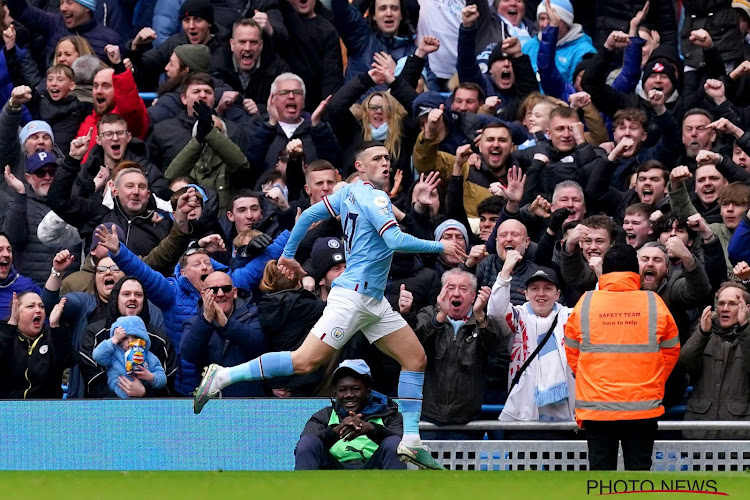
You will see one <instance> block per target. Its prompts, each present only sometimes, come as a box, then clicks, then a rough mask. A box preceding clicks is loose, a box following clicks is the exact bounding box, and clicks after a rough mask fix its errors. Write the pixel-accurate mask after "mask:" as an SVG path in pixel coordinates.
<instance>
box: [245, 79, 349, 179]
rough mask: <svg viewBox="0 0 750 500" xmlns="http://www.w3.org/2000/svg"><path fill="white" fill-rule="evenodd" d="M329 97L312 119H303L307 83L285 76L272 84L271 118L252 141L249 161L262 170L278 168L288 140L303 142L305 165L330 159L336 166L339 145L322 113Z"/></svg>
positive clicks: (269, 108)
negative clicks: (277, 165)
mask: <svg viewBox="0 0 750 500" xmlns="http://www.w3.org/2000/svg"><path fill="white" fill-rule="evenodd" d="M329 100H330V96H328V97H327V98H326V99H324V100H323V101H321V103H320V104H319V105H318V107H317V108H316V109H315V111H313V113H312V115H310V118H306V117H304V116H302V111H304V109H305V82H303V81H302V78H300V77H299V76H297V75H295V74H294V73H282V74H281V75H279V76H277V77H276V79H275V80H274V81H273V83H272V84H271V95H270V96H269V98H268V103H267V110H268V111H267V113H268V119H267V121H266V122H264V123H263V125H261V126H260V127H258V129H257V131H256V133H255V135H253V136H252V138H251V139H250V146H249V147H248V151H247V153H248V159H249V160H250V164H251V165H252V166H253V167H255V168H258V169H261V170H269V169H273V168H276V162H277V161H278V159H279V153H280V152H281V151H282V150H283V149H285V148H286V145H287V143H288V142H289V141H291V140H293V139H299V140H301V141H302V150H303V153H302V154H303V158H304V160H303V164H305V165H306V164H309V163H312V162H313V161H315V160H328V161H329V162H331V163H332V164H333V165H334V166H336V167H339V168H340V167H341V165H340V164H339V153H338V151H339V145H338V141H337V140H336V136H335V135H334V134H333V129H331V127H330V125H328V123H326V122H324V121H323V113H324V112H325V109H326V105H327V104H328V101H329Z"/></svg>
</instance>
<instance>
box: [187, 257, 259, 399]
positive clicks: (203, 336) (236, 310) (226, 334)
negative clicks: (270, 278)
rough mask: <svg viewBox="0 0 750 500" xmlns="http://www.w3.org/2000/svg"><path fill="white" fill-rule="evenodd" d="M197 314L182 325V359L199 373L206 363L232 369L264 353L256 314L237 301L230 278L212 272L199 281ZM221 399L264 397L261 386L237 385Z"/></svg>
mask: <svg viewBox="0 0 750 500" xmlns="http://www.w3.org/2000/svg"><path fill="white" fill-rule="evenodd" d="M200 306H201V307H200V313H199V314H198V315H197V316H194V317H193V318H192V319H190V320H189V321H186V322H185V325H184V331H183V336H182V349H181V353H182V357H183V358H184V359H185V360H186V361H188V362H190V363H193V364H195V365H196V370H197V372H198V373H200V372H201V371H202V370H203V367H205V366H207V365H209V364H210V363H218V364H220V365H222V366H234V365H238V364H240V363H244V362H246V361H250V360H251V359H254V358H256V357H258V356H260V355H261V354H264V353H266V352H268V350H269V348H268V343H267V342H266V337H265V334H264V333H263V330H262V329H261V326H260V321H259V319H258V310H257V309H256V307H255V306H254V305H253V304H251V303H250V302H246V301H245V300H244V299H241V298H239V297H237V289H236V288H235V287H234V284H233V283H232V278H231V277H230V276H229V275H228V274H227V273H224V272H221V271H215V272H213V273H211V274H209V275H208V276H206V279H205V280H203V291H202V292H201V304H200ZM222 395H223V396H224V397H263V396H267V395H268V394H266V392H265V390H264V388H263V383H262V382H259V381H258V382H241V383H238V384H234V385H232V386H230V387H227V388H226V389H224V390H223V391H222Z"/></svg>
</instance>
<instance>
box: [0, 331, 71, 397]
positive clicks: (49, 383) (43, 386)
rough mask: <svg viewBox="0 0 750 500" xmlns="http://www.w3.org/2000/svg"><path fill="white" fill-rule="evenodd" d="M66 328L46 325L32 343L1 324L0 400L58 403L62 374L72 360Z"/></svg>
mask: <svg viewBox="0 0 750 500" xmlns="http://www.w3.org/2000/svg"><path fill="white" fill-rule="evenodd" d="M70 333H71V330H70V329H69V328H66V327H61V328H53V329H50V327H49V326H47V325H46V324H45V325H44V326H43V327H42V332H41V333H40V334H39V336H38V337H36V338H35V339H33V340H32V339H28V338H26V337H24V336H23V335H21V334H20V333H19V332H18V330H17V329H16V327H15V326H9V325H6V324H5V323H0V399H60V398H62V394H63V392H62V387H61V386H60V384H61V382H62V374H63V370H65V368H68V367H70V366H72V365H73V362H74V360H75V358H74V355H73V346H72V344H71V339H70Z"/></svg>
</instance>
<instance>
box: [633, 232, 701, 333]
mask: <svg viewBox="0 0 750 500" xmlns="http://www.w3.org/2000/svg"><path fill="white" fill-rule="evenodd" d="M672 259H674V260H675V261H679V263H680V265H681V267H679V268H675V267H672V268H671V269H670V262H671V260H672ZM638 262H639V265H640V267H639V270H640V278H641V289H642V290H651V291H654V292H656V293H658V294H659V296H661V298H662V299H664V302H665V303H666V304H667V307H669V310H670V311H672V314H674V316H675V322H676V323H677V327H678V328H679V329H680V339H681V340H682V341H683V342H684V341H686V340H687V339H688V338H689V336H690V318H689V316H688V311H689V310H690V309H693V308H695V307H700V306H703V305H704V304H705V303H707V302H708V301H710V300H711V284H710V283H709V281H708V276H707V275H706V271H705V269H704V268H703V266H702V265H700V262H698V261H697V259H696V258H695V256H694V255H693V254H692V253H690V250H689V249H688V248H687V246H685V243H683V242H682V240H681V239H680V238H679V236H676V235H675V236H671V237H670V238H669V239H668V240H667V244H666V245H662V244H661V243H659V242H658V241H649V242H648V243H646V244H645V245H643V246H642V247H641V248H640V249H639V250H638Z"/></svg>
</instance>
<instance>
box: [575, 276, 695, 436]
mask: <svg viewBox="0 0 750 500" xmlns="http://www.w3.org/2000/svg"><path fill="white" fill-rule="evenodd" d="M599 287H600V289H599V290H596V291H593V292H587V293H586V295H584V296H583V297H582V298H581V300H579V301H578V304H576V307H575V309H574V310H573V312H572V313H571V315H570V317H569V319H568V321H567V323H566V324H565V353H566V355H567V358H568V363H569V364H570V368H571V369H572V370H573V375H574V376H575V377H576V421H577V422H578V424H579V425H581V423H582V422H583V421H585V420H604V421H612V420H637V419H647V418H654V417H658V416H661V415H663V414H664V406H662V399H664V387H665V384H666V381H667V378H668V377H669V374H670V373H671V372H672V369H673V368H674V366H675V364H676V363H677V358H678V356H679V354H680V338H679V335H678V331H677V325H676V324H675V322H674V319H673V318H672V314H671V313H670V308H668V306H667V305H666V304H665V303H664V301H662V300H661V298H660V297H658V296H657V294H655V293H653V292H647V291H641V290H639V287H640V277H639V276H638V274H636V273H631V272H616V273H608V274H605V275H602V277H601V278H600V280H599Z"/></svg>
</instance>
